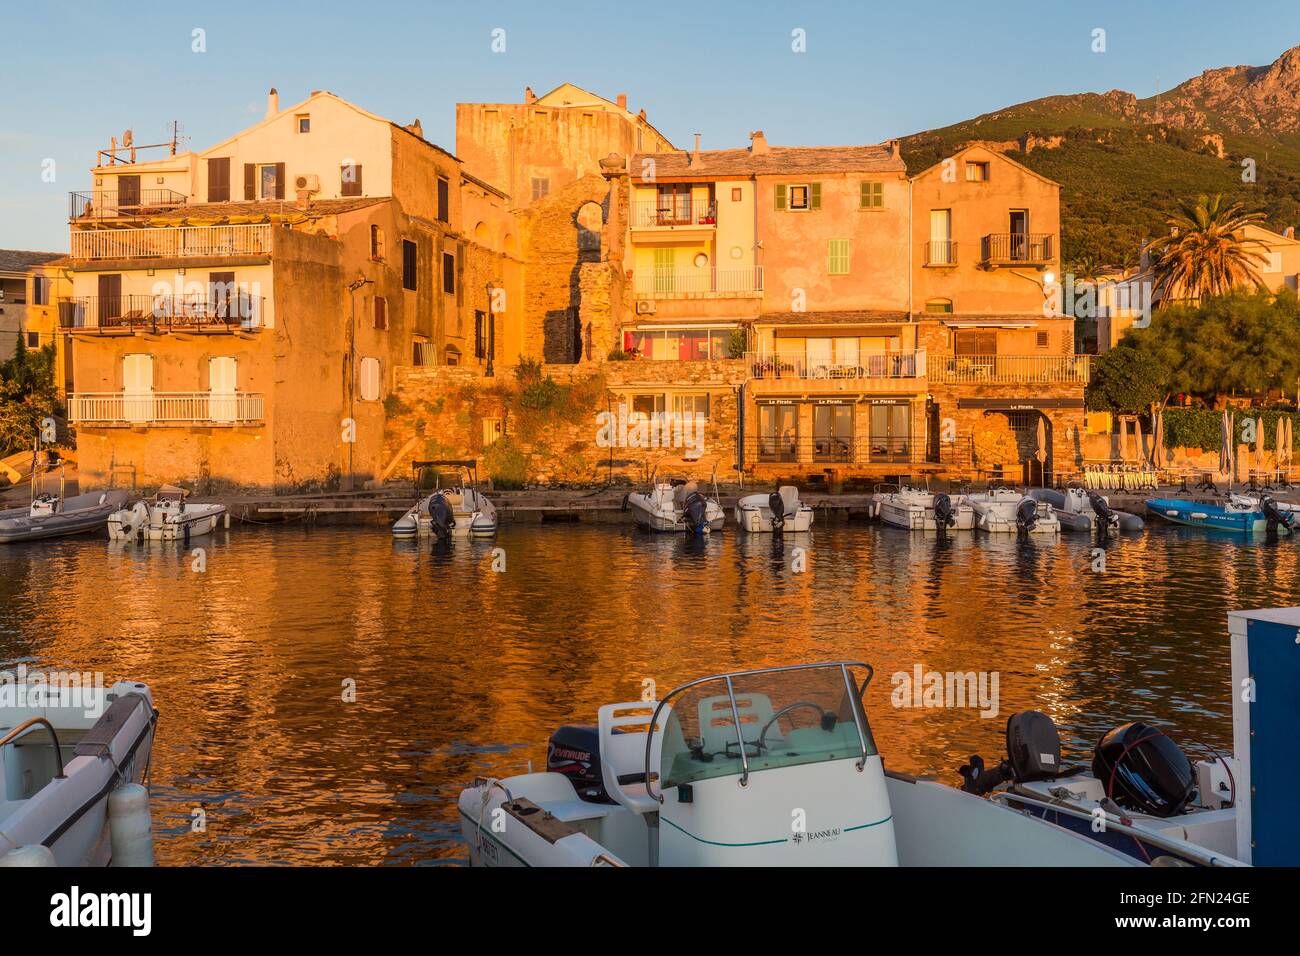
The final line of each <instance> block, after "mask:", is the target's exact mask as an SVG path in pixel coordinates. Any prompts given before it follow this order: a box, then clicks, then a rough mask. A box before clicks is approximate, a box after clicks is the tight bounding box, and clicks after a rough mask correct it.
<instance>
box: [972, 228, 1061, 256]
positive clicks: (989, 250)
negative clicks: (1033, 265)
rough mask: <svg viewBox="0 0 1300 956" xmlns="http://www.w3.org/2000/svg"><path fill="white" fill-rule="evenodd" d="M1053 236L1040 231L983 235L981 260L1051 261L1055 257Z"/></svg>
mask: <svg viewBox="0 0 1300 956" xmlns="http://www.w3.org/2000/svg"><path fill="white" fill-rule="evenodd" d="M1054 240H1055V237H1054V236H1052V235H1051V234H1050V233H1040V232H995V233H991V234H989V235H987V236H985V237H984V239H983V242H982V249H981V255H980V259H981V261H983V262H996V263H1001V262H1051V261H1052V259H1054V258H1055V246H1056V243H1055V241H1054Z"/></svg>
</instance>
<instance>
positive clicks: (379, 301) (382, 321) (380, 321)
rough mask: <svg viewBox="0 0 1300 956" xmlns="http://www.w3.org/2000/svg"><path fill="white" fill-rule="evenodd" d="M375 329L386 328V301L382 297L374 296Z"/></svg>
mask: <svg viewBox="0 0 1300 956" xmlns="http://www.w3.org/2000/svg"><path fill="white" fill-rule="evenodd" d="M375 328H377V329H386V328H388V300H387V299H385V298H384V297H383V296H382V295H377V296H375Z"/></svg>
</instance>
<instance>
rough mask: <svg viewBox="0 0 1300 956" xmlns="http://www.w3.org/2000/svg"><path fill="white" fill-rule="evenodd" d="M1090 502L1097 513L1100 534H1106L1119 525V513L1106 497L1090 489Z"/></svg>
mask: <svg viewBox="0 0 1300 956" xmlns="http://www.w3.org/2000/svg"><path fill="white" fill-rule="evenodd" d="M1088 504H1090V505H1092V510H1093V512H1094V513H1095V514H1096V515H1097V533H1098V534H1105V533H1106V532H1108V531H1110V530H1111V529H1112V528H1118V527H1119V515H1117V514H1115V512H1114V511H1112V510H1111V508H1110V505H1108V504H1107V503H1106V499H1105V498H1103V497H1102V496H1101V495H1099V494H1097V492H1095V491H1093V490H1091V489H1089V490H1088Z"/></svg>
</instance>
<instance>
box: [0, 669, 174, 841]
mask: <svg viewBox="0 0 1300 956" xmlns="http://www.w3.org/2000/svg"><path fill="white" fill-rule="evenodd" d="M10 676H12V675H10ZM83 676H87V677H88V676H89V675H83ZM90 683H91V682H90V681H86V685H89V684H90ZM0 696H2V697H3V704H0V771H2V772H0V788H2V792H0V798H2V799H0V866H30V865H38V866H39V865H45V866H49V865H58V866H107V865H108V864H109V863H110V861H111V862H112V863H113V865H116V866H123V865H147V864H148V863H150V862H151V861H152V854H153V850H152V846H153V843H152V837H151V836H150V827H149V807H148V796H147V792H142V788H141V787H140V786H138V785H139V784H140V783H141V781H142V780H144V779H145V778H146V775H147V772H148V768H149V755H150V750H151V748H152V746H153V734H154V727H155V724H156V723H157V720H158V712H157V711H156V710H155V709H154V706H153V698H152V695H151V694H150V691H149V688H148V686H146V685H145V684H141V683H137V682H135V681H118V682H117V683H116V684H113V685H112V686H111V687H109V688H103V687H98V688H97V687H94V686H84V685H83V686H72V685H70V684H55V683H53V682H35V681H31V680H22V681H16V682H5V683H4V684H3V686H0Z"/></svg>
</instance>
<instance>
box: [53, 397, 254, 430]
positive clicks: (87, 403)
mask: <svg viewBox="0 0 1300 956" xmlns="http://www.w3.org/2000/svg"><path fill="white" fill-rule="evenodd" d="M68 413H69V417H70V418H71V419H72V421H73V422H75V423H76V424H78V425H93V426H98V427H130V426H137V425H230V426H233V425H252V424H259V423H261V421H262V394H261V393H260V392H230V393H224V392H142V393H136V392H76V393H74V394H71V395H69V396H68Z"/></svg>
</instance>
